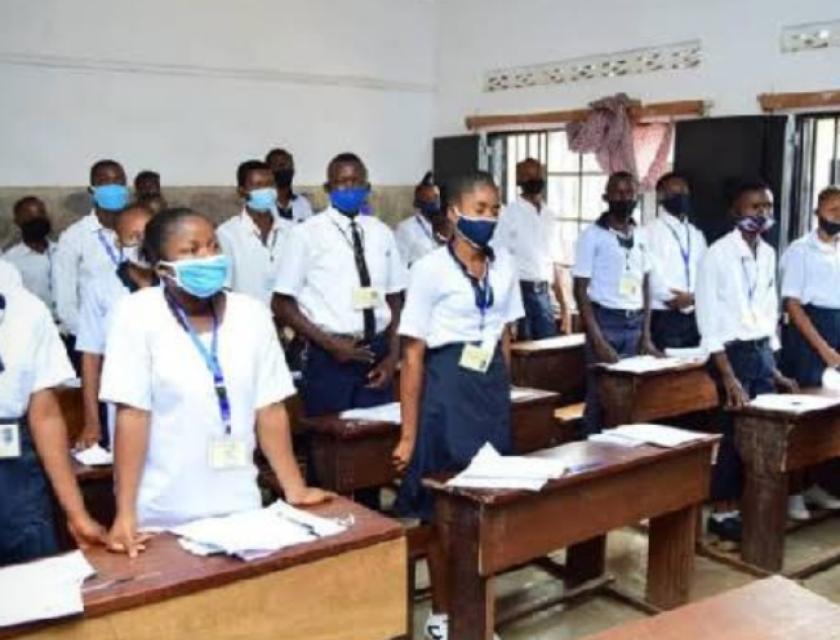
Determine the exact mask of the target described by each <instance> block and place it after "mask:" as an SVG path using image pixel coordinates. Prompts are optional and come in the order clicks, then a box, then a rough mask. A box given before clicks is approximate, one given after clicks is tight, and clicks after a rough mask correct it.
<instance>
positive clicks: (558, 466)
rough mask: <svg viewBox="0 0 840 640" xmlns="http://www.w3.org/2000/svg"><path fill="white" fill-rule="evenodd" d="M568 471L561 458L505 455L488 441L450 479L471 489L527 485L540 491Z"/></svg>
mask: <svg viewBox="0 0 840 640" xmlns="http://www.w3.org/2000/svg"><path fill="white" fill-rule="evenodd" d="M565 471H566V467H565V465H563V464H562V463H561V462H560V461H557V460H551V459H549V458H527V457H524V456H503V455H501V454H499V452H498V451H496V449H494V448H493V445H491V444H490V443H487V444H485V445H484V446H483V447H481V449H480V450H479V452H478V453H477V454H475V457H474V458H473V459H472V462H470V465H469V466H468V467H467V468H466V469H464V470H463V471H462V472H461V473H459V474H458V475H457V476H455V477H454V478H452V479H451V480H450V481H449V482H447V483H446V484H447V486H450V487H462V488H471V489H525V490H528V491H539V490H540V489H542V488H543V487H544V486H545V484H546V483H547V482H548V481H549V480H552V479H554V478H559V477H560V476H562V475H563V474H564V473H565Z"/></svg>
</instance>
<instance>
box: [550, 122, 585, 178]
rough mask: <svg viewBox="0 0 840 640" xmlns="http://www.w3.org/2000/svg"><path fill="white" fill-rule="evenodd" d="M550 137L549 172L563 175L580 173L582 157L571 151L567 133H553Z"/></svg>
mask: <svg viewBox="0 0 840 640" xmlns="http://www.w3.org/2000/svg"><path fill="white" fill-rule="evenodd" d="M548 136H549V137H548V170H549V171H550V172H562V173H577V172H578V171H580V155H579V154H577V153H573V152H571V151H569V145H568V143H567V142H566V132H565V131H552V132H551V133H549V134H548Z"/></svg>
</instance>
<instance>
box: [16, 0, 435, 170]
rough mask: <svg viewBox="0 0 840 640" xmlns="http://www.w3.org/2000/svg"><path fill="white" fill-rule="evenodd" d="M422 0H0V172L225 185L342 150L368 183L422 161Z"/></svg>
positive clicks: (314, 163)
mask: <svg viewBox="0 0 840 640" xmlns="http://www.w3.org/2000/svg"><path fill="white" fill-rule="evenodd" d="M434 47H435V16H434V5H433V4H432V3H430V2H429V0H352V2H350V1H345V0H143V1H142V2H139V1H136V0H73V1H68V0H0V186H10V185H77V184H86V180H87V170H88V167H89V165H90V164H91V162H92V161H93V160H95V159H96V158H100V157H104V156H112V157H114V158H117V159H119V160H121V161H122V162H123V163H124V164H125V166H126V169H127V170H128V171H129V173H133V172H135V171H137V170H139V169H142V168H153V169H157V170H159V171H161V173H162V175H163V180H164V182H165V183H166V184H169V185H225V184H232V183H233V182H234V181H235V169H236V165H237V163H238V162H239V161H240V160H243V159H247V158H250V157H254V156H259V157H261V156H262V155H264V153H265V152H266V151H267V149H268V148H269V147H270V146H275V145H283V146H287V147H288V148H290V149H292V150H293V151H294V152H295V156H296V160H297V164H298V178H297V180H298V182H299V183H301V184H314V183H320V182H322V181H323V179H324V169H325V166H326V162H327V161H328V160H329V158H330V157H331V156H332V155H334V154H335V153H337V152H340V151H345V150H353V151H356V152H358V153H360V154H361V155H362V156H363V157H364V158H365V159H366V160H367V162H368V165H369V168H370V170H371V179H372V180H373V181H374V182H375V183H377V184H414V183H415V182H416V181H417V180H418V179H419V178H420V177H421V176H422V174H423V172H424V171H425V170H426V169H427V166H428V164H429V162H430V149H431V143H430V140H431V137H432V120H433V113H434V82H435V64H434Z"/></svg>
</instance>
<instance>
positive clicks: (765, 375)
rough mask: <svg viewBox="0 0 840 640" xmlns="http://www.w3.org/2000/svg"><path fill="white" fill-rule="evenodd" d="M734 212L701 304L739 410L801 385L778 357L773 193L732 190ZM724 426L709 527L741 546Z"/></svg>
mask: <svg viewBox="0 0 840 640" xmlns="http://www.w3.org/2000/svg"><path fill="white" fill-rule="evenodd" d="M730 210H731V214H732V216H733V219H734V223H735V229H733V230H732V231H731V232H729V233H728V234H726V235H725V236H723V237H722V238H721V239H719V240H718V241H717V242H715V243H714V244H713V245H712V246H711V247H709V250H708V252H707V253H706V255H705V257H704V258H703V261H702V263H701V264H700V272H699V277H698V279H697V291H696V304H697V324H698V326H699V329H700V335H701V338H702V343H701V344H702V346H703V347H704V348H705V349H706V351H708V352H709V353H710V354H711V358H712V362H713V363H714V367H715V369H716V371H717V372H718V374H719V375H720V377H721V380H722V383H723V388H724V394H725V396H724V397H725V407H726V408H739V407H742V406H744V405H745V404H747V403H748V402H749V401H750V399H751V398H754V397H755V396H757V395H758V394H760V393H772V392H774V391H776V390H779V391H793V390H795V389H797V385H796V382H795V381H793V380H790V379H788V378H785V377H784V376H783V375H782V374H781V373H780V372H779V371H778V369H776V364H775V360H774V357H773V352H774V351H776V350H778V348H779V340H778V337H777V335H776V328H777V323H778V320H779V305H778V295H777V293H776V252H775V251H774V250H773V248H772V247H771V246H770V245H769V244H767V243H766V242H765V241H764V240H763V239H762V238H761V235H762V234H763V233H765V232H766V231H768V230H769V229H770V228H771V227H772V226H773V222H774V220H773V194H772V193H771V192H770V189H769V188H768V187H767V185H766V184H764V183H763V182H761V181H756V180H744V181H742V182H740V183H739V184H738V185H737V186H736V187H735V188H734V189H733V191H732V194H731V196H730ZM722 427H723V439H722V440H721V442H720V448H719V450H718V456H717V463H716V465H715V468H714V472H713V477H712V489H711V493H712V499H713V500H714V501H716V503H717V504H716V510H715V512H714V513H713V514H712V515H711V516H710V518H709V522H708V529H709V531H710V532H711V533H714V534H715V535H717V536H719V537H720V538H722V539H725V540H731V541H736V542H737V541H740V538H741V518H740V513H739V511H738V509H737V506H736V505H737V502H738V501H739V500H740V497H741V491H742V471H741V460H740V457H739V456H738V452H737V450H736V448H735V435H734V424H733V420H732V419H731V417H730V416H725V418H724V420H723V424H722ZM733 507H734V508H733Z"/></svg>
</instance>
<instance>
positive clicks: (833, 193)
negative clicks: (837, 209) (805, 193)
mask: <svg viewBox="0 0 840 640" xmlns="http://www.w3.org/2000/svg"><path fill="white" fill-rule="evenodd" d="M832 198H840V187H838V186H836V185H830V186H828V187H826V188H825V189H823V190H822V191H820V194H819V195H818V196H817V207H821V206H823V205H824V204H825V203H826V202H828V201H829V200H831V199H832Z"/></svg>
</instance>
